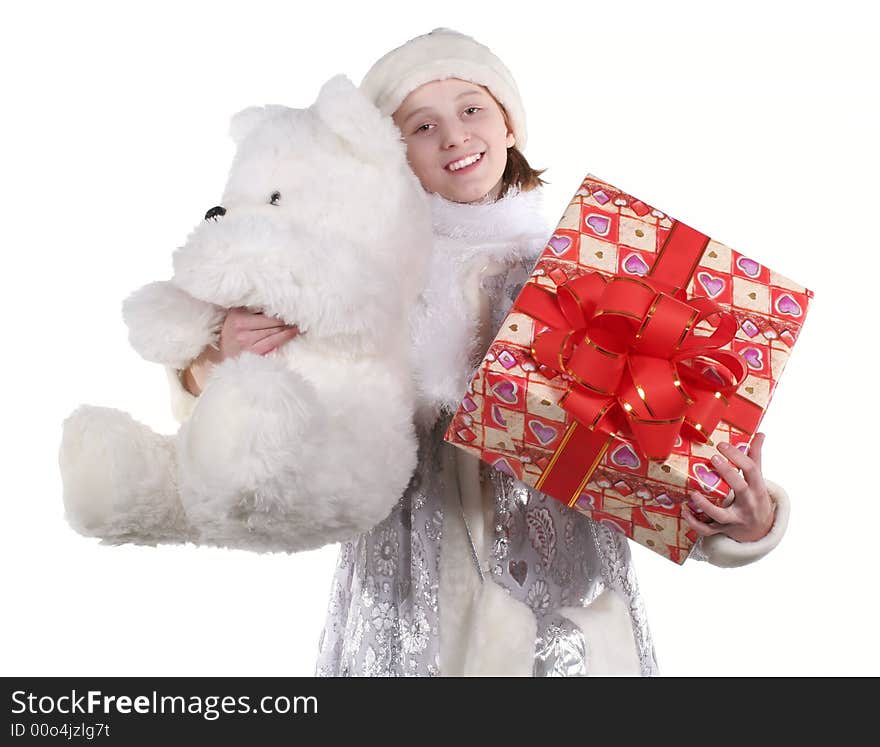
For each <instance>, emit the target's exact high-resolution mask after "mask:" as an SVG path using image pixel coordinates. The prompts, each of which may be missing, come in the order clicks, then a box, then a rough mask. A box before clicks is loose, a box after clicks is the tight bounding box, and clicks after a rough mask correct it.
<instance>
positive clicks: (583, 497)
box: [576, 492, 596, 511]
mask: <svg viewBox="0 0 880 747" xmlns="http://www.w3.org/2000/svg"><path fill="white" fill-rule="evenodd" d="M576 505H578V506H579V507H580V508H585V509H587V510H588V511H592V510H593V509H595V508H596V499H595V497H594V496H593V494H592V493H588V492H583V493H581V494H580V495H579V496H578V499H577V501H576Z"/></svg>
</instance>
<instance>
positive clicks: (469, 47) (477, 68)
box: [360, 28, 526, 151]
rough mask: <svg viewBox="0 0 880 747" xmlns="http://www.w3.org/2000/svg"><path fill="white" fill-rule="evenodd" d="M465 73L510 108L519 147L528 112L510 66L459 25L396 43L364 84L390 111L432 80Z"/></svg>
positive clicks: (381, 106) (382, 108)
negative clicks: (463, 32) (397, 44)
mask: <svg viewBox="0 0 880 747" xmlns="http://www.w3.org/2000/svg"><path fill="white" fill-rule="evenodd" d="M446 78H461V79H462V80H466V81H469V82H471V83H476V84H477V85H479V86H485V87H486V88H488V89H489V91H490V93H491V94H492V95H493V96H494V97H495V99H496V100H497V101H498V102H499V103H500V104H501V105H502V106H503V107H504V108H505V109H506V110H507V114H508V118H509V121H510V128H511V130H512V131H513V134H514V137H515V138H516V147H517V148H518V149H519V150H520V151H523V149H524V148H525V145H526V113H525V110H524V109H523V105H522V100H521V99H520V96H519V89H517V87H516V82H515V81H514V79H513V76H512V75H511V74H510V71H509V70H508V69H507V68H506V67H505V66H504V63H503V62H501V60H499V59H498V58H497V57H496V56H495V55H494V54H492V51H491V50H490V49H489V48H488V47H485V46H483V45H482V44H480V43H479V42H477V41H476V40H474V39H472V38H471V37H469V36H466V35H465V34H460V33H459V32H458V31H453V30H452V29H447V28H437V29H434V30H433V31H432V32H431V33H429V34H424V35H422V36H417V37H416V38H415V39H410V40H409V41H408V42H407V43H406V44H404V45H402V46H400V47H397V49H392V50H391V51H390V52H388V54H386V55H385V56H384V57H382V58H381V59H379V60H378V61H377V62H376V63H375V64H374V65H373V67H371V68H370V69H369V71H368V72H367V74H366V75H365V76H364V79H363V80H362V81H361V85H360V88H361V90H362V91H363V92H364V93H365V94H366V95H367V97H368V98H369V99H370V100H371V101H372V102H373V103H374V104H375V105H376V106H377V107H378V108H379V110H380V111H381V112H382V114H385V115H391V114H394V112H395V111H397V108H398V107H399V106H400V105H401V104H402V103H403V100H404V99H405V98H406V97H407V96H408V95H409V94H410V93H412V92H413V91H414V90H415V89H416V88H418V87H419V86H421V85H424V84H425V83H430V82H431V81H434V80H444V79H446Z"/></svg>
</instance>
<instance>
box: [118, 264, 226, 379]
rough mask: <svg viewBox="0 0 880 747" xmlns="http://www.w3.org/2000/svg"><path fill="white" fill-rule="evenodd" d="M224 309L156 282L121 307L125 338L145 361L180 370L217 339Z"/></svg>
mask: <svg viewBox="0 0 880 747" xmlns="http://www.w3.org/2000/svg"><path fill="white" fill-rule="evenodd" d="M225 315H226V310H225V309H223V308H222V307H220V306H215V305H214V304H210V303H206V302H205V301H200V300H198V299H196V298H193V297H192V296H191V295H190V294H189V293H187V292H186V291H184V290H182V289H181V288H179V287H178V286H177V285H175V284H174V283H173V282H170V281H159V282H155V283H150V284H149V285H145V286H144V287H143V288H140V289H138V290H136V291H135V292H134V293H132V294H131V295H130V296H129V297H128V298H126V299H125V301H124V302H123V304H122V318H123V319H124V320H125V323H126V325H127V326H128V339H129V342H130V343H131V346H132V347H133V348H134V349H135V350H136V351H137V352H138V354H139V355H140V356H141V357H142V358H145V359H146V360H148V361H152V362H154V363H162V364H164V365H166V366H172V367H173V368H176V369H183V368H186V367H187V365H189V363H190V361H192V359H193V358H195V357H196V356H197V355H198V354H199V353H201V352H202V350H204V348H205V347H206V346H208V345H211V344H213V343H214V342H215V341H216V340H217V336H218V334H219V331H220V327H221V326H222V324H223V319H224V318H225Z"/></svg>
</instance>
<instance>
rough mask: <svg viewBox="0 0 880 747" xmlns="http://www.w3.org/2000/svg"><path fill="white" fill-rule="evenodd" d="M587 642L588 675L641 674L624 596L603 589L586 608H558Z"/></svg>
mask: <svg viewBox="0 0 880 747" xmlns="http://www.w3.org/2000/svg"><path fill="white" fill-rule="evenodd" d="M559 614H560V615H562V616H563V617H567V618H568V619H569V620H571V621H572V622H573V623H574V624H575V625H577V626H578V628H579V629H580V631H581V633H583V635H584V639H585V640H586V644H587V674H588V675H597V676H608V675H627V676H640V675H641V671H642V670H641V664H640V663H639V655H638V650H637V648H636V642H635V638H634V637H633V628H632V618H631V616H630V613H629V609H627V605H626V601H625V600H624V598H623V597H622V596H621V595H620V594H618V593H617V592H615V591H614V590H613V589H609V588H606V589H605V590H604V591H602V592H601V593H600V594H599V596H597V597H596V598H595V599H594V600H593V601H592V602H590V604H589V605H587V606H586V607H561V608H560V609H559Z"/></svg>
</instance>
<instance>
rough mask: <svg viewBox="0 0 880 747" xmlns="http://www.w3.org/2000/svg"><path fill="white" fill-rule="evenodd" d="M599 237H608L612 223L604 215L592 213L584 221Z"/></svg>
mask: <svg viewBox="0 0 880 747" xmlns="http://www.w3.org/2000/svg"><path fill="white" fill-rule="evenodd" d="M584 222H585V223H586V224H587V225H588V226H589V227H590V228H591V229H592V231H593V232H594V233H595V234H596V235H597V236H607V235H608V232H609V231H610V230H611V221H610V220H609V219H608V218H606V217H605V216H604V215H597V214H596V213H592V214H591V215H588V216H587V217H586V220H585V221H584Z"/></svg>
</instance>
